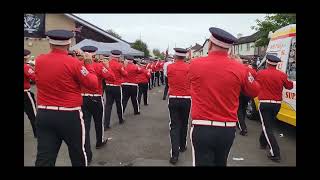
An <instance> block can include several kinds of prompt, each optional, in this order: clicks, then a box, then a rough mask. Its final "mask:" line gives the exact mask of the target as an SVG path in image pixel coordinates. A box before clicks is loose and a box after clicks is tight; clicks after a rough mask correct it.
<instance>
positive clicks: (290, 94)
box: [286, 92, 296, 99]
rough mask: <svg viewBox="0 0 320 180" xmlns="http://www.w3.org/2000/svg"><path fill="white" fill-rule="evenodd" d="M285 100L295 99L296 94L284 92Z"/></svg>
mask: <svg viewBox="0 0 320 180" xmlns="http://www.w3.org/2000/svg"><path fill="white" fill-rule="evenodd" d="M286 98H288V99H296V93H293V92H286Z"/></svg>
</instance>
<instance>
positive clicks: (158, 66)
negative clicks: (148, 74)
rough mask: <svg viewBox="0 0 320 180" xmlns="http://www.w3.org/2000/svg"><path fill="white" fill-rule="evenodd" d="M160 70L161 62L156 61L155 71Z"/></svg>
mask: <svg viewBox="0 0 320 180" xmlns="http://www.w3.org/2000/svg"><path fill="white" fill-rule="evenodd" d="M160 70H161V62H160V61H157V62H156V64H155V71H160Z"/></svg>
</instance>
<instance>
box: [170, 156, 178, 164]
mask: <svg viewBox="0 0 320 180" xmlns="http://www.w3.org/2000/svg"><path fill="white" fill-rule="evenodd" d="M169 162H170V163H171V164H176V163H177V162H178V157H171V158H170V161H169Z"/></svg>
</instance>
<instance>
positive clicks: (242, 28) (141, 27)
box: [74, 14, 266, 53]
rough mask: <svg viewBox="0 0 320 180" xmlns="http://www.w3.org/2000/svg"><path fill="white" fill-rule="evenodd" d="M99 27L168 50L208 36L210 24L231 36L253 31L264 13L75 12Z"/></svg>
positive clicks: (124, 38) (150, 46) (200, 42)
mask: <svg viewBox="0 0 320 180" xmlns="http://www.w3.org/2000/svg"><path fill="white" fill-rule="evenodd" d="M74 15H76V16H78V17H80V18H82V19H84V20H86V21H88V22H90V23H92V24H94V25H96V26H98V27H100V28H102V29H105V30H107V29H113V30H114V31H115V32H117V33H118V34H119V35H120V36H121V37H122V39H123V40H125V41H128V42H134V41H135V40H137V39H139V38H140V35H141V39H142V41H144V42H146V43H147V45H148V49H149V50H151V51H152V49H154V48H158V49H160V51H161V52H162V51H165V50H166V49H167V47H168V46H169V53H173V49H172V48H174V47H175V46H176V47H182V48H187V47H190V46H191V45H195V43H198V44H200V45H202V44H203V43H204V41H205V39H206V38H208V37H209V36H210V33H209V30H208V29H209V27H219V28H222V29H224V30H226V31H228V32H230V33H231V34H233V35H234V36H237V34H238V33H241V34H243V35H244V36H247V35H251V34H253V33H254V32H255V31H254V30H252V29H251V28H250V27H251V26H253V25H256V23H255V20H256V19H260V20H261V19H264V17H265V16H266V14H74Z"/></svg>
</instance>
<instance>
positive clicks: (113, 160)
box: [24, 86, 296, 166]
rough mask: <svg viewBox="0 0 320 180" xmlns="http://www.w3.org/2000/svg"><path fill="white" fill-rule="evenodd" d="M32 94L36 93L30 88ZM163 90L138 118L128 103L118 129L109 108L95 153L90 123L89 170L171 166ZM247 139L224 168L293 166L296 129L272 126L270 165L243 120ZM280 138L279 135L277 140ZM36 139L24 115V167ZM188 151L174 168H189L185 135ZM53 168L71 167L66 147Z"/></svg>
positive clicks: (255, 126) (254, 127)
mask: <svg viewBox="0 0 320 180" xmlns="http://www.w3.org/2000/svg"><path fill="white" fill-rule="evenodd" d="M32 91H33V92H35V91H36V90H35V89H34V88H33V89H32ZM162 94H163V86H161V87H156V88H154V89H153V90H151V91H149V106H143V105H141V115H138V116H134V115H133V108H132V105H131V102H130V101H129V103H128V106H127V109H126V112H125V114H124V118H125V120H126V122H125V123H124V124H123V125H119V123H118V118H117V115H116V107H115V105H114V106H113V109H112V115H111V129H110V130H108V131H106V134H105V137H110V138H112V139H111V140H110V141H109V142H108V144H107V146H106V147H104V148H102V149H99V150H96V149H95V148H94V147H95V129H94V125H93V121H92V125H91V131H90V134H91V143H92V145H91V146H92V147H93V148H92V151H93V160H92V163H91V165H90V166H172V165H171V164H170V163H169V162H168V160H169V156H170V154H169V152H170V140H169V116H168V107H167V105H168V101H167V100H166V101H164V100H162ZM246 122H247V126H248V131H249V133H248V136H245V137H244V136H241V135H239V134H238V132H239V131H238V130H237V135H236V138H235V141H234V143H233V146H232V148H231V152H230V155H229V158H228V166H296V129H295V128H294V127H291V126H289V125H286V124H284V123H281V122H278V123H276V125H275V130H274V134H275V136H276V138H277V140H278V143H279V146H280V149H281V156H282V161H281V162H280V163H275V162H273V161H270V160H269V159H268V158H267V156H266V154H267V152H266V151H265V150H261V149H259V141H258V139H259V136H260V133H261V125H260V122H259V121H253V120H247V121H246ZM280 134H283V136H282V137H280ZM36 146H37V142H36V139H34V138H33V134H32V129H31V126H30V122H29V120H28V118H27V116H26V115H24V165H25V166H34V162H35V158H36ZM187 146H188V149H187V151H186V152H184V153H181V154H180V156H179V161H178V163H177V164H176V166H192V155H191V146H190V141H189V134H188V145H187ZM56 166H71V162H70V158H69V154H68V150H67V147H66V145H65V144H64V143H63V144H62V146H61V148H60V152H59V154H58V158H57V162H56Z"/></svg>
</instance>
